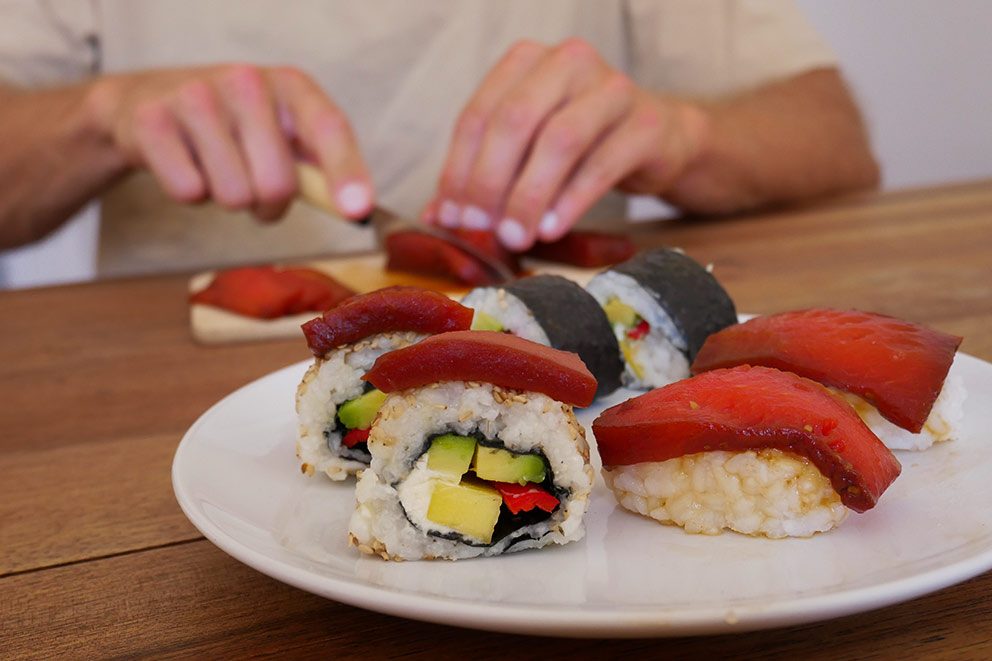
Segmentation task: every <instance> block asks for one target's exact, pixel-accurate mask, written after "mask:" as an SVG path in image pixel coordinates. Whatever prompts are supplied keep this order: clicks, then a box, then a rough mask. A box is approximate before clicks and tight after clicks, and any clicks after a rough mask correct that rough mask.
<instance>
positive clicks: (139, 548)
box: [0, 182, 992, 659]
mask: <svg viewBox="0 0 992 661" xmlns="http://www.w3.org/2000/svg"><path fill="white" fill-rule="evenodd" d="M631 232H632V235H633V236H634V237H635V240H636V241H638V243H639V244H641V245H643V246H655V245H676V246H681V247H683V248H684V249H685V250H686V251H687V252H688V253H689V254H691V255H692V256H693V257H696V258H697V259H699V260H700V261H703V262H712V263H713V264H714V266H715V269H716V274H717V276H718V277H719V278H720V279H721V281H722V282H723V283H724V284H725V286H726V287H727V289H728V290H729V291H730V293H731V294H732V295H733V296H734V298H735V300H736V302H737V304H738V308H739V309H740V310H742V311H746V312H756V313H761V312H771V311H777V310H785V309H790V308H798V307H805V306H813V305H816V306H823V305H831V306H839V307H858V308H863V309H870V310H876V311H879V312H884V313H889V314H893V315H897V316H902V317H906V318H909V319H913V320H915V321H919V322H923V323H926V324H929V325H932V326H935V327H937V328H940V329H941V330H945V331H948V332H951V333H957V334H960V335H964V336H965V341H964V344H963V346H962V350H964V351H966V352H968V353H971V354H973V355H976V356H978V357H980V358H983V359H985V360H992V182H978V183H973V184H964V185H959V186H951V187H945V188H941V189H930V190H916V191H907V192H901V193H893V194H886V195H867V196H861V197H856V198H848V199H845V200H836V201H830V202H824V203H821V204H816V205H811V206H808V207H805V208H797V209H788V210H781V211H777V212H774V213H764V214H758V215H753V216H747V217H738V218H733V219H722V220H679V221H667V222H658V223H646V224H643V225H637V226H635V227H633V228H632V230H631ZM187 279H188V276H167V277H152V278H142V279H132V280H120V281H110V282H103V283H95V284H87V285H78V286H71V287H57V288H49V289H38V290H29V291H20V292H3V293H0V476H2V477H0V632H2V634H0V657H3V658H67V657H69V658H72V657H75V658H93V657H106V656H166V657H168V656H183V657H188V656H196V657H217V656H239V657H240V656H266V655H270V656H285V655H322V656H330V657H335V658H345V657H358V656H361V657H367V658H378V657H383V656H411V657H431V658H435V657H445V658H448V657H460V658H466V657H468V658H471V657H490V656H500V657H504V656H506V655H507V654H508V653H512V654H513V656H514V657H522V658H537V657H544V658H548V657H553V656H564V655H570V656H576V657H588V656H609V657H614V656H629V655H638V656H647V657H655V656H658V657H671V658H692V657H697V656H703V655H706V656H715V657H720V656H724V657H731V658H734V657H748V658H792V657H800V658H859V659H873V658H890V657H901V658H919V657H926V658H935V659H961V658H976V659H977V658H992V617H990V616H989V613H990V612H992V573H988V574H984V575H982V576H979V577H977V578H974V579H972V580H970V581H967V582H965V583H962V584H960V585H957V586H954V587H951V588H948V589H945V590H942V591H941V592H938V593H935V594H932V595H929V596H926V597H922V598H919V599H916V600H913V601H911V602H908V603H905V604H901V605H897V606H892V607H889V608H885V609H881V610H878V611H874V612H870V613H865V614H861V615H856V616H851V617H847V618H842V619H838V620H833V621H829V622H822V623H818V624H811V625H807V626H802V627H793V628H789V629H778V630H771V631H765V632H757V633H750V634H739V635H726V636H717V637H699V638H682V639H671V640H664V639H663V640H628V641H605V640H602V641H573V640H553V639H544V638H524V637H519V636H506V635H499V634H493V633H483V632H475V631H468V630H462V629H455V628H450V627H443V626H438V625H429V624H421V623H417V622H411V621H405V620H401V619H397V618H394V617H389V616H384V615H378V614H376V613H372V612H369V611H363V610H359V609H355V608H352V607H349V606H345V605H342V604H338V603H335V602H332V601H327V600H324V599H321V598H318V597H314V596H312V595H310V594H307V593H305V592H301V591H299V590H296V589H294V588H290V587H288V586H285V585H282V584H280V583H277V582H275V581H273V580H271V579H269V578H267V577H265V576H263V575H261V574H258V573H256V572H255V571H253V570H251V569H249V568H247V567H245V566H243V565H241V564H240V563H238V562H237V561H235V560H233V559H231V558H230V557H228V556H226V555H225V554H223V553H222V552H220V551H219V550H217V549H216V548H215V547H214V546H213V545H211V544H210V543H209V542H207V541H205V540H204V539H203V538H202V537H201V536H200V535H199V533H198V532H197V531H196V530H195V529H194V528H193V527H192V526H191V525H190V524H189V523H188V522H187V521H186V519H185V518H184V517H183V515H182V513H181V512H180V510H179V507H178V505H177V504H176V502H175V499H174V497H173V495H172V489H171V484H170V475H169V469H170V464H171V458H172V453H173V452H174V450H175V446H176V444H177V443H178V441H179V438H180V437H181V435H182V433H183V432H184V431H185V429H186V428H187V427H188V426H189V425H190V424H191V423H192V422H193V421H194V420H195V418H196V417H197V416H198V415H199V414H200V413H202V412H203V411H204V410H205V409H206V408H207V407H209V406H210V405H211V404H213V403H214V402H215V401H216V400H218V399H219V398H221V397H222V396H224V395H225V394H227V393H228V392H230V391H231V390H234V389H235V388H237V387H239V386H241V385H243V384H245V383H246V382H248V381H250V380H252V379H254V378H257V377H260V376H263V375H264V374H266V373H268V372H270V371H272V370H274V369H276V368H278V367H281V366H283V365H286V364H288V363H291V362H294V361H297V360H300V359H302V358H305V357H306V356H307V350H306V347H305V345H304V344H303V342H302V340H292V341H275V342H264V343H257V344H251V345H231V346H221V347H209V348H208V347H203V346H198V345H197V344H195V343H194V342H193V341H192V339H191V337H190V334H189V329H188V318H187V314H188V312H187V306H186V300H185V292H186V283H187ZM990 470H992V468H990Z"/></svg>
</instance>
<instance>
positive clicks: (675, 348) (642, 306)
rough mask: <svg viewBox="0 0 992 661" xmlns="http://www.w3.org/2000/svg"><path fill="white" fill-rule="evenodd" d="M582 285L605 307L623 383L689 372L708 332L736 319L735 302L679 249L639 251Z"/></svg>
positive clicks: (635, 384) (659, 380) (638, 384)
mask: <svg viewBox="0 0 992 661" xmlns="http://www.w3.org/2000/svg"><path fill="white" fill-rule="evenodd" d="M586 289H587V290H588V291H589V293H590V294H592V295H593V296H594V297H595V298H596V300H597V301H598V302H599V304H600V305H601V306H602V307H603V310H604V311H605V312H606V316H607V318H608V319H609V322H610V324H611V326H612V328H613V332H614V334H615V336H616V339H617V342H618V344H619V347H620V350H621V354H622V357H623V363H624V372H623V377H622V378H623V383H624V385H625V386H627V387H628V388H633V389H637V390H646V389H650V388H657V387H659V386H663V385H665V384H668V383H672V382H673V381H677V380H678V379H682V378H685V377H687V376H689V365H690V363H691V362H692V359H693V358H694V357H695V356H696V352H697V351H699V348H700V347H701V346H702V345H703V342H704V341H705V340H706V338H707V336H709V335H710V333H714V332H716V331H718V330H720V329H721V328H725V327H727V326H730V325H731V324H735V323H737V312H736V310H735V309H734V302H733V301H732V300H731V299H730V296H729V295H728V294H727V292H726V291H725V290H724V289H723V287H722V286H721V285H720V283H719V282H717V280H716V278H714V277H713V274H712V273H710V272H709V271H708V270H707V269H705V268H703V266H701V265H700V264H699V263H698V262H696V261H695V260H694V259H692V258H691V257H688V256H687V255H685V254H684V253H682V252H681V251H678V250H672V249H669V248H660V249H657V250H649V251H646V252H642V253H640V254H639V255H637V256H635V257H634V258H633V259H630V260H628V261H626V262H624V263H623V264H619V265H618V266H615V267H613V268H612V269H609V270H608V271H604V272H603V273H600V274H599V275H597V276H596V277H595V278H593V279H592V280H591V281H590V282H589V284H588V285H587V287H586Z"/></svg>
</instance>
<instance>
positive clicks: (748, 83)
mask: <svg viewBox="0 0 992 661" xmlns="http://www.w3.org/2000/svg"><path fill="white" fill-rule="evenodd" d="M625 10H626V21H627V22H626V26H627V31H628V36H629V41H630V45H629V63H630V74H631V76H632V77H633V78H634V79H635V80H636V81H637V82H638V83H639V84H641V85H642V86H644V87H647V88H648V89H654V90H658V91H669V92H673V93H678V94H686V95H693V96H703V97H713V96H721V95H725V94H730V93H734V92H738V91H742V90H746V89H750V88H753V87H756V86H759V85H762V84H764V83H768V82H771V81H774V80H780V79H784V78H789V77H792V76H795V75H798V74H801V73H804V72H807V71H811V70H813V69H818V68H832V67H836V66H837V58H836V56H835V55H834V53H833V51H832V50H831V49H830V47H829V46H828V45H827V44H826V42H824V41H823V39H822V38H821V37H820V36H819V35H818V34H817V33H816V31H815V30H814V29H813V26H812V25H811V24H810V23H809V21H808V20H807V19H806V17H805V16H803V14H802V12H801V11H800V10H799V8H798V7H796V6H795V4H794V3H792V2H790V1H789V0H668V1H660V0H626V6H625Z"/></svg>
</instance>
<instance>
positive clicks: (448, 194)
mask: <svg viewBox="0 0 992 661" xmlns="http://www.w3.org/2000/svg"><path fill="white" fill-rule="evenodd" d="M877 179H878V170H877V167H876V166H875V163H874V159H873V157H872V155H871V151H870V148H869V146H868V141H867V137H866V135H865V131H864V128H863V126H862V123H861V120H860V116H859V114H858V111H857V108H856V106H855V105H854V103H853V101H852V100H851V98H850V95H849V94H848V93H847V91H846V89H845V87H844V85H843V82H842V81H841V79H840V77H839V75H838V74H837V72H836V71H835V70H831V69H825V70H816V71H812V72H809V73H806V74H801V75H798V76H794V77H791V78H788V79H786V80H782V81H778V82H774V83H770V84H766V85H763V86H759V87H757V88H756V89H753V90H750V91H747V92H744V93H740V94H736V95H733V96H730V97H727V98H724V99H720V100H714V101H699V100H692V99H686V98H676V97H670V96H665V95H663V94H659V93H656V92H653V91H649V90H645V89H643V88H640V87H637V86H636V85H635V84H634V83H633V82H632V81H631V80H630V79H629V78H627V77H626V76H625V75H623V74H622V73H621V72H619V71H617V70H615V69H613V68H611V67H610V66H609V65H607V64H606V63H605V62H604V61H603V60H602V58H600V56H599V55H598V54H597V53H596V51H595V50H594V49H593V48H592V47H591V46H589V45H588V44H587V43H585V42H583V41H581V40H577V39H570V40H567V41H565V42H563V43H562V44H559V45H558V46H555V47H547V46H543V45H541V44H536V43H533V42H521V43H519V44H517V45H516V46H514V47H513V48H512V49H511V50H510V51H509V52H508V53H507V55H506V56H505V57H504V58H503V59H502V60H501V61H500V62H499V63H498V64H497V65H496V66H495V67H494V68H493V69H492V70H491V71H490V73H489V75H487V77H486V79H485V80H484V81H483V82H482V84H481V85H480V87H479V88H478V90H477V91H476V93H475V94H474V95H473V97H472V98H471V100H470V101H469V102H468V104H467V105H466V108H465V110H464V111H463V113H462V115H461V117H460V119H459V121H458V123H457V125H456V127H455V130H454V133H453V137H452V141H451V146H450V148H449V153H448V158H447V161H446V163H445V166H444V169H443V172H442V176H441V181H440V184H439V188H438V193H437V197H436V199H435V200H434V201H433V202H432V203H431V205H429V207H428V213H429V214H430V215H432V216H433V217H434V218H435V219H436V220H437V222H439V223H441V224H444V225H449V226H456V225H467V226H470V227H476V228H493V229H495V231H496V233H497V235H498V236H499V237H500V239H501V240H502V241H503V243H504V244H505V245H507V246H508V247H510V248H511V249H516V250H523V249H526V248H527V247H529V246H530V245H532V243H533V242H534V241H535V240H541V241H554V240H556V239H557V238H560V237H561V236H562V235H564V234H565V233H566V232H567V231H568V230H569V229H570V228H571V227H572V225H574V224H575V222H576V221H577V220H578V219H579V217H580V216H581V215H582V214H583V213H584V212H585V211H586V210H587V209H588V208H589V207H590V206H592V204H593V203H594V202H595V201H596V200H597V199H598V198H599V197H601V196H602V195H604V194H606V193H607V192H608V191H609V190H610V189H611V188H614V187H616V188H619V189H621V190H625V191H628V192H636V193H642V194H652V195H657V196H659V197H660V198H662V199H665V200H667V201H669V202H672V203H674V204H676V205H677V206H679V207H681V208H682V209H683V210H685V211H688V212H690V213H730V212H733V211H739V210H743V209H748V208H753V207H757V206H763V205H770V204H776V203H782V202H786V201H790V200H794V199H800V198H805V197H812V196H816V195H823V194H826V193H830V192H836V191H840V190H848V189H854V188H859V187H866V186H871V185H874V184H875V183H876V182H877Z"/></svg>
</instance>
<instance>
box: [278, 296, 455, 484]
mask: <svg viewBox="0 0 992 661" xmlns="http://www.w3.org/2000/svg"><path fill="white" fill-rule="evenodd" d="M471 322H472V311H471V310H469V309H468V308H466V307H463V306H461V305H459V304H458V303H456V302H455V301H452V300H451V299H450V298H448V297H447V296H444V295H443V294H439V293H437V292H433V291H428V290H426V289H418V288H416V287H389V288H387V289H380V290H378V291H374V292H371V293H369V294H363V295H360V296H353V297H351V298H349V299H347V300H346V301H345V302H343V303H342V304H341V305H339V306H337V307H335V308H332V309H330V310H328V311H327V312H325V313H324V314H323V315H322V316H320V317H317V318H316V319H313V320H311V321H308V322H307V323H305V324H304V325H303V333H304V335H305V336H306V339H307V344H308V345H309V347H310V350H311V352H312V353H313V354H314V356H315V358H314V362H313V364H312V365H311V366H310V368H309V369H308V370H307V372H306V374H305V375H304V376H303V381H302V382H301V383H300V385H299V387H298V388H297V390H296V412H297V415H298V417H299V437H298V439H297V443H296V456H297V457H298V458H299V460H300V470H301V471H302V472H303V473H304V474H305V475H313V474H314V473H323V474H325V475H327V477H329V478H331V479H332V480H343V479H345V478H347V477H348V475H350V474H353V473H355V472H357V471H359V470H361V469H363V468H365V467H366V466H368V464H369V461H371V458H372V457H371V455H370V454H369V451H368V447H367V439H368V434H369V427H371V425H372V420H373V419H374V418H375V415H376V413H377V412H378V410H379V405H380V404H382V402H383V400H385V398H386V396H385V394H384V393H382V392H380V391H378V390H376V389H375V388H374V387H373V386H371V385H370V384H368V383H366V382H365V381H362V376H364V375H365V372H366V371H368V369H369V368H370V367H372V364H373V363H375V360H376V358H378V357H379V356H381V355H382V354H383V353H385V352H387V351H392V350H393V349H399V348H401V347H405V346H408V345H410V344H413V343H415V342H418V341H420V340H422V339H424V338H425V337H427V336H428V335H430V334H433V333H443V332H445V331H453V330H463V329H466V328H468V327H469V326H470V324H471Z"/></svg>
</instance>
